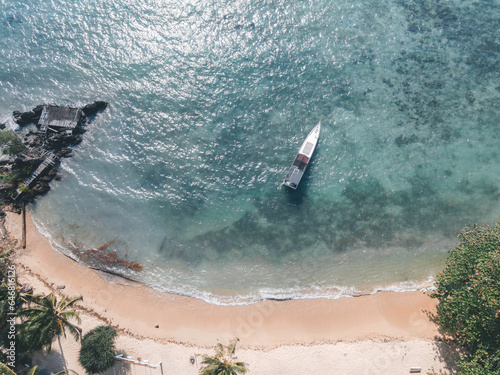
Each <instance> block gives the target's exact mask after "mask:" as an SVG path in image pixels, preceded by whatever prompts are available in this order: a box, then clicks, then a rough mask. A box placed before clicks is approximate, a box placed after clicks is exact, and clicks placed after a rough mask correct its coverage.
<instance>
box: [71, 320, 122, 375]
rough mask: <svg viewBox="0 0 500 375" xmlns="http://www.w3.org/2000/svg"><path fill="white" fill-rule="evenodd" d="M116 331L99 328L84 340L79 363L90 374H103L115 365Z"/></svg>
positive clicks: (104, 327)
mask: <svg viewBox="0 0 500 375" xmlns="http://www.w3.org/2000/svg"><path fill="white" fill-rule="evenodd" d="M115 337H116V329H114V328H113V327H110V326H99V327H96V328H94V329H93V330H92V331H90V332H88V333H87V334H86V335H85V336H84V337H83V340H82V348H81V349H80V357H79V359H78V360H79V362H80V364H81V365H82V367H83V368H84V369H85V371H87V373H89V374H95V373H103V372H104V371H106V370H107V369H109V368H110V367H111V366H113V364H114V357H115V355H116V353H115V352H116V351H115V343H114V340H115Z"/></svg>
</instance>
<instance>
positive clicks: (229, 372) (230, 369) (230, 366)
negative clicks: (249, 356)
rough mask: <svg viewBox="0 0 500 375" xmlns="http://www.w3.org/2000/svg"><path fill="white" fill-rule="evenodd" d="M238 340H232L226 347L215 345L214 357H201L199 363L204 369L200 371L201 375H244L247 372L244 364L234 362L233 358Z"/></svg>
mask: <svg viewBox="0 0 500 375" xmlns="http://www.w3.org/2000/svg"><path fill="white" fill-rule="evenodd" d="M238 341H239V340H238V339H236V340H234V341H233V342H232V343H231V344H229V345H228V346H224V345H222V344H220V343H219V344H217V349H216V353H215V356H213V357H211V356H208V355H206V354H205V355H204V356H203V361H202V362H201V363H202V364H203V365H204V366H205V367H203V368H202V369H201V370H200V371H201V372H200V374H201V375H237V374H244V373H246V372H247V371H248V369H247V368H246V366H247V364H246V363H245V362H234V361H233V356H234V353H235V351H236V343H237V342H238Z"/></svg>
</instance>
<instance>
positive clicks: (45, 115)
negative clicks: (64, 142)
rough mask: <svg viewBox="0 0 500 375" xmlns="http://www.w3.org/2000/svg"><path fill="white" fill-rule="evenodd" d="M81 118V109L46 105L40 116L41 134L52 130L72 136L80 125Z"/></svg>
mask: <svg viewBox="0 0 500 375" xmlns="http://www.w3.org/2000/svg"><path fill="white" fill-rule="evenodd" d="M81 118H82V109H81V108H74V107H60V106H57V105H51V104H45V105H44V106H43V109H42V114H41V115H40V120H38V125H39V126H40V133H44V134H45V133H47V131H48V130H50V131H53V132H55V133H63V134H65V135H71V134H73V133H74V131H75V129H76V128H77V127H78V126H79V125H80V123H81Z"/></svg>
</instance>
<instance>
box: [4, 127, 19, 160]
mask: <svg viewBox="0 0 500 375" xmlns="http://www.w3.org/2000/svg"><path fill="white" fill-rule="evenodd" d="M0 148H2V149H3V151H2V152H3V153H4V154H7V155H17V154H20V153H21V152H23V151H24V149H25V147H24V144H23V142H22V141H21V139H19V137H18V136H17V135H16V134H14V132H12V131H8V130H2V131H0Z"/></svg>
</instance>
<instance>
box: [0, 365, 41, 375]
mask: <svg viewBox="0 0 500 375" xmlns="http://www.w3.org/2000/svg"><path fill="white" fill-rule="evenodd" d="M37 372H38V366H35V367H33V368H31V369H30V370H29V371H28V373H27V374H26V375H35V374H36V373H37ZM0 374H2V375H17V374H16V373H15V372H14V371H13V370H12V369H11V368H10V367H9V366H7V365H6V364H4V363H0Z"/></svg>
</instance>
